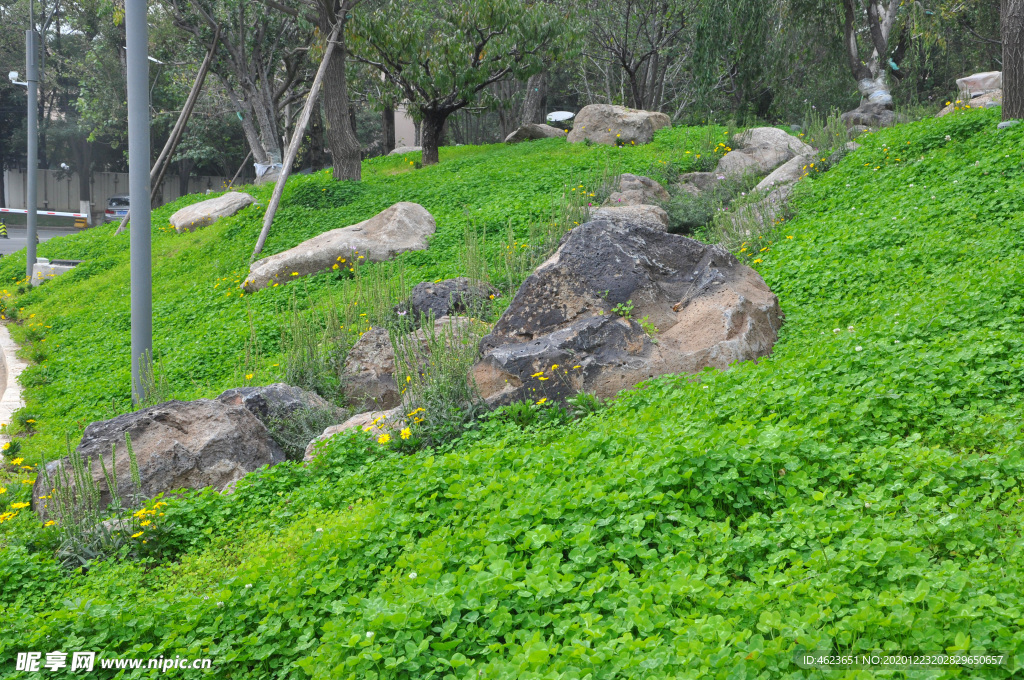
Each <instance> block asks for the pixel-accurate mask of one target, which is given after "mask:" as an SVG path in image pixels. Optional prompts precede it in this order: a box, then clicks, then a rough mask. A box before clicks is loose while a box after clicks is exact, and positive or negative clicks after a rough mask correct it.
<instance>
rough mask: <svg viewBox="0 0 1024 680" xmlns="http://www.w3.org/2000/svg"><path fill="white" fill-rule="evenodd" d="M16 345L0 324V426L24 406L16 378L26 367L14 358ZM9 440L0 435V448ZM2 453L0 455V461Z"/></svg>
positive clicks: (9, 420)
mask: <svg viewBox="0 0 1024 680" xmlns="http://www.w3.org/2000/svg"><path fill="white" fill-rule="evenodd" d="M17 351H18V345H17V344H15V342H14V340H12V339H11V334H10V333H9V332H8V331H7V324H0V393H2V396H0V424H3V425H6V424H8V423H10V422H11V414H12V413H14V412H15V411H17V410H18V409H19V408H21V407H22V406H24V405H25V402H24V401H22V399H21V385H20V384H19V383H18V376H19V375H21V372H22V371H23V370H25V366H26V365H27V364H26V363H25V362H24V361H23V360H21V359H19V358H18V357H17V356H15V352H17ZM10 440H11V438H10V437H8V436H7V435H6V434H2V433H0V446H2V445H3V444H6V443H7V442H9V441H10ZM2 460H3V453H0V461H2Z"/></svg>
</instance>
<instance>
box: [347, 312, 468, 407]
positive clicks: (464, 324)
mask: <svg viewBox="0 0 1024 680" xmlns="http://www.w3.org/2000/svg"><path fill="white" fill-rule="evenodd" d="M471 324H472V321H471V320H470V319H469V318H467V317H463V316H444V317H441V318H439V319H437V320H436V321H434V328H433V333H436V334H441V333H448V334H451V335H453V336H458V337H461V336H462V335H463V334H465V333H466V332H468V331H469V329H470V326H471ZM415 337H416V339H417V340H419V342H420V348H421V351H422V352H424V356H429V348H428V343H427V331H426V330H424V329H422V328H421V329H420V330H418V331H416V333H415ZM476 337H479V335H477V336H476ZM395 371H396V364H395V350H394V347H392V345H391V339H390V337H389V336H388V332H387V331H385V330H384V329H380V328H374V329H373V330H369V331H367V332H365V333H363V335H362V336H361V337H360V338H359V340H358V341H357V342H356V344H355V345H353V346H352V349H351V350H349V353H348V356H347V357H346V358H345V368H344V370H343V372H342V383H343V386H344V390H345V398H346V403H348V405H350V406H352V407H353V408H354V409H355V410H356V411H369V410H371V409H391V408H394V407H396V406H398V405H399V404H400V403H401V402H402V388H401V387H400V383H403V382H404V380H403V379H402V378H399V379H396V377H395Z"/></svg>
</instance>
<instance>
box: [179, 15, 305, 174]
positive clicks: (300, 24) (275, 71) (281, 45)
mask: <svg viewBox="0 0 1024 680" xmlns="http://www.w3.org/2000/svg"><path fill="white" fill-rule="evenodd" d="M169 6H170V8H171V10H172V11H173V13H174V19H175V23H176V24H177V25H178V26H179V27H180V28H181V29H183V30H184V31H186V32H187V33H189V34H191V35H192V36H193V37H194V39H195V42H196V43H197V44H198V45H201V46H202V48H203V49H204V50H209V49H210V48H211V47H212V46H213V38H214V36H215V35H217V31H218V28H219V30H220V41H219V44H218V46H217V59H216V60H215V61H214V63H213V66H212V67H211V71H212V72H213V73H214V74H215V75H216V76H217V78H218V80H219V81H220V83H221V84H222V85H223V87H224V90H225V92H226V93H227V95H228V98H229V99H230V100H231V102H232V103H233V105H234V107H235V110H236V112H237V114H238V117H239V119H240V120H241V123H242V130H243V131H244V132H245V138H246V141H248V143H249V148H250V149H251V150H252V155H253V159H254V160H255V161H256V162H257V163H261V164H270V163H280V162H281V160H282V155H283V149H282V143H281V140H282V136H281V111H282V109H283V108H284V106H285V105H286V104H287V103H288V102H291V101H299V100H300V99H301V98H302V96H303V95H304V94H305V90H304V88H300V87H295V85H296V83H297V82H298V81H300V80H301V78H302V76H303V75H304V72H303V68H304V67H305V65H306V52H307V50H308V46H309V44H310V41H311V39H312V32H311V30H309V29H310V24H309V22H308V19H307V18H306V17H304V16H302V15H300V14H299V12H298V11H297V10H296V9H295V7H293V6H289V5H287V4H285V3H283V2H282V3H279V2H276V0H265V1H264V2H248V1H247V0H169Z"/></svg>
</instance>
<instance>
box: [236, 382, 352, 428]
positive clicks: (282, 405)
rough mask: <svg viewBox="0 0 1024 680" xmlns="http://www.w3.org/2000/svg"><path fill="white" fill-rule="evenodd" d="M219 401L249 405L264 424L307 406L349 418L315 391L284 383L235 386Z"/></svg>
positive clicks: (249, 409) (246, 406) (245, 406)
mask: <svg viewBox="0 0 1024 680" xmlns="http://www.w3.org/2000/svg"><path fill="white" fill-rule="evenodd" d="M217 401H219V402H221V403H222V404H229V405H231V406H242V407H244V408H246V409H247V410H248V411H249V412H250V413H252V414H253V415H254V416H256V417H257V418H259V419H260V422H262V423H263V424H264V425H266V424H267V421H268V420H270V419H272V418H278V419H281V418H287V417H289V416H292V415H295V414H296V413H297V412H299V411H303V410H308V409H316V410H319V411H336V412H337V415H338V417H339V418H344V417H347V414H346V413H345V411H344V410H343V409H340V408H338V407H337V406H335V405H334V404H332V403H330V402H329V401H327V400H326V399H324V398H323V397H321V396H320V395H319V394H317V393H316V392H310V391H308V390H304V389H302V388H301V387H295V386H293V385H288V384H285V383H274V384H273V385H260V386H258V387H235V388H233V389H230V390H226V391H224V392H222V393H221V395H220V396H218V397H217Z"/></svg>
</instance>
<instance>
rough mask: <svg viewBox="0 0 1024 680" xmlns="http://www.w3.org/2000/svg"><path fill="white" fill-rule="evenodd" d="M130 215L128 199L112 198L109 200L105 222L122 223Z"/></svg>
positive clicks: (124, 197)
mask: <svg viewBox="0 0 1024 680" xmlns="http://www.w3.org/2000/svg"><path fill="white" fill-rule="evenodd" d="M127 214H128V197H127V196H111V197H110V198H108V199H107V209H106V210H105V211H104V213H103V221H104V222H113V221H115V220H117V221H120V220H121V219H122V218H123V217H124V216H125V215H127Z"/></svg>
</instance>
